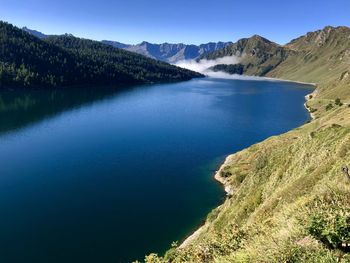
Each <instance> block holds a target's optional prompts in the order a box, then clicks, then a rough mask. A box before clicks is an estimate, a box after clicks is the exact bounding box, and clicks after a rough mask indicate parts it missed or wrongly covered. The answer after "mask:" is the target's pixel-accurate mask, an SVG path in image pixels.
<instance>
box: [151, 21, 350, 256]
mask: <svg viewBox="0 0 350 263" xmlns="http://www.w3.org/2000/svg"><path fill="white" fill-rule="evenodd" d="M349 38H350V37H349V29H348V28H345V27H339V28H331V27H326V28H325V29H323V30H320V31H316V32H313V33H308V34H307V35H305V36H303V37H300V38H298V39H296V40H293V41H291V42H290V43H289V44H287V45H286V46H284V47H282V49H283V50H285V51H283V52H285V53H284V54H286V57H284V59H283V61H282V62H281V63H279V64H278V66H276V67H275V68H273V69H272V70H270V71H269V72H268V73H267V74H266V75H267V76H271V77H279V78H286V79H293V80H298V81H309V82H315V83H318V86H317V88H316V90H315V92H314V93H313V94H311V95H309V96H308V98H307V99H308V101H307V103H306V107H307V108H308V109H309V111H310V112H312V113H313V116H314V119H313V120H312V121H310V123H307V124H305V125H303V126H301V127H299V128H297V129H295V130H292V131H290V132H288V133H286V134H282V135H279V136H274V137H271V138H269V139H267V140H265V141H263V142H261V143H258V144H256V145H253V146H251V147H249V148H247V149H245V150H243V151H241V152H238V153H235V154H233V155H231V156H229V157H228V158H227V159H226V161H225V163H224V164H223V165H222V167H221V168H220V170H219V171H218V172H217V174H216V177H217V178H219V179H220V181H221V182H223V183H224V184H225V186H226V188H228V189H231V192H230V196H228V197H227V199H226V200H225V202H224V203H223V204H222V205H221V206H220V207H218V208H217V209H215V210H213V211H212V212H211V213H210V214H209V215H208V217H207V222H206V224H205V225H204V226H203V227H202V228H201V230H200V231H199V232H197V234H196V235H195V236H194V237H193V238H192V239H191V240H190V242H187V243H186V245H185V246H181V247H180V248H177V247H174V248H172V249H170V250H169V251H168V252H167V254H166V255H165V256H164V257H158V256H157V255H154V254H151V255H149V256H148V257H146V261H147V262H276V263H277V262H310V263H311V262H340V261H341V262H350V254H349V252H350V246H349V244H350V180H349V179H348V178H347V176H345V175H344V174H343V172H342V170H341V168H342V166H343V165H346V164H347V165H350V117H349V116H350V107H349V104H350V96H349V89H350V85H349V84H350V83H349V78H350V77H349V73H348V72H349V48H350V45H349ZM245 41H246V40H245ZM265 42H266V41H265ZM242 43H243V41H242ZM243 44H244V43H243ZM267 45H269V46H270V45H271V48H269V50H270V51H271V50H274V51H273V52H275V51H276V50H278V49H279V48H281V47H279V46H275V45H273V44H267ZM239 46H240V44H239V43H236V45H235V46H233V47H232V46H231V48H226V49H225V50H224V51H221V52H222V53H220V54H221V56H226V54H230V53H229V52H232V53H231V54H236V55H237V50H238V51H239V52H242V51H244V52H245V53H246V54H248V56H252V57H254V58H253V59H254V60H256V61H260V60H259V58H261V57H263V56H260V55H259V56H258V55H257V54H259V52H260V51H258V50H256V52H255V53H254V54H253V53H252V52H249V50H250V51H252V50H253V49H249V48H248V46H247V44H244V45H243V46H244V47H243V46H242V48H239ZM255 46H256V45H255ZM228 49H229V50H230V51H228ZM218 53H219V52H217V53H216V55H215V57H217V55H218ZM269 54H270V53H269V52H267V54H266V57H269V56H270V55H269ZM268 60H269V59H268ZM244 61H245V60H244ZM244 61H243V62H244ZM261 61H263V60H261ZM264 63H266V61H265V62H264ZM244 65H247V64H244ZM253 67H254V68H255V69H259V66H258V65H254V66H253ZM245 72H247V71H245ZM256 72H257V71H256ZM336 98H338V99H336Z"/></svg>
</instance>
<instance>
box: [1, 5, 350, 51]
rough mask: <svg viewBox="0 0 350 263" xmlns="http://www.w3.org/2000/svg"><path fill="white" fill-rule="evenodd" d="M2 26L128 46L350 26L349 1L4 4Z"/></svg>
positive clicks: (281, 39)
mask: <svg viewBox="0 0 350 263" xmlns="http://www.w3.org/2000/svg"><path fill="white" fill-rule="evenodd" d="M0 20H3V21H6V22H9V23H12V24H14V25H16V26H19V27H23V26H27V27H28V28H31V29H35V30H38V31H41V32H43V33H46V34H63V33H71V34H73V35H75V36H78V37H83V38H90V39H95V40H114V41H119V42H122V43H127V44H136V43H140V42H142V41H148V42H152V43H163V42H168V43H187V44H200V43H207V42H216V41H236V40H238V39H240V38H243V37H249V36H252V35H254V34H259V35H261V36H264V37H266V38H268V39H270V40H272V41H275V42H277V43H280V44H285V43H287V42H289V41H290V40H291V39H293V38H296V37H298V36H300V35H303V34H305V33H306V32H309V31H315V30H317V29H321V28H323V27H325V26H326V25H332V26H340V25H344V26H350V0H288V1H285V0H248V1H242V0H239V1H238V0H215V1H207V0H172V1H166V0H123V1H122V0H114V1H113V0H99V1H96V0H95V1H92V0H56V1H52V0H0Z"/></svg>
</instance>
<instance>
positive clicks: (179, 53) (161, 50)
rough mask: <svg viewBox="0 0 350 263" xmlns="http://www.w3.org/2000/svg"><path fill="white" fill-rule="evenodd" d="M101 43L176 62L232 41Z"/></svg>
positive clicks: (199, 55) (201, 54) (197, 55)
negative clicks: (197, 43)
mask: <svg viewBox="0 0 350 263" xmlns="http://www.w3.org/2000/svg"><path fill="white" fill-rule="evenodd" d="M102 43H105V44H108V45H112V46H114V47H117V48H122V49H125V50H128V51H131V52H135V53H138V54H141V55H144V56H147V57H150V58H154V59H158V60H162V61H166V62H168V63H176V62H179V61H181V60H191V59H197V58H199V57H201V56H203V55H206V54H209V53H211V52H213V51H216V50H219V49H222V48H224V47H226V46H228V45H231V44H232V42H210V43H207V44H201V45H186V44H182V43H180V44H170V43H163V44H152V43H149V42H145V41H144V42H142V43H140V44H137V45H127V44H123V43H119V42H114V41H107V40H104V41H102Z"/></svg>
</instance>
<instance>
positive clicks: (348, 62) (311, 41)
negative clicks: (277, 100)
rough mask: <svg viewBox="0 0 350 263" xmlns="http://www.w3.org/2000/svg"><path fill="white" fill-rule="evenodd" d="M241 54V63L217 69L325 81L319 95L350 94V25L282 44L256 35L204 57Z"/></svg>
mask: <svg viewBox="0 0 350 263" xmlns="http://www.w3.org/2000/svg"><path fill="white" fill-rule="evenodd" d="M225 56H237V57H239V58H240V63H239V64H236V65H235V66H232V65H217V66H215V67H214V68H213V70H214V71H226V72H228V73H230V74H246V75H255V76H266V77H273V78H283V79H288V80H295V81H304V82H313V83H319V84H321V87H320V88H319V89H318V92H319V93H320V95H319V96H322V97H325V98H332V99H335V98H336V97H337V96H341V97H344V98H350V89H349V88H346V87H348V85H349V84H350V28H348V27H330V26H328V27H325V28H324V29H322V30H318V31H315V32H310V33H307V34H306V35H305V36H302V37H299V38H297V39H294V40H292V41H291V42H290V43H288V44H287V45H285V46H279V45H278V44H276V43H273V42H271V41H269V40H267V39H264V38H262V37H259V36H253V37H251V38H247V39H241V40H239V41H238V42H236V43H234V44H232V45H229V46H227V47H225V48H224V49H221V50H218V51H216V52H213V53H210V54H208V55H206V56H203V57H202V58H207V59H216V58H220V57H225Z"/></svg>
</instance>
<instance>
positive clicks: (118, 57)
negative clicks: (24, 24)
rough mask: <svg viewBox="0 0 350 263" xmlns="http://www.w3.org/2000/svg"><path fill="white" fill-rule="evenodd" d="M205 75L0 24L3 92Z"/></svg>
mask: <svg viewBox="0 0 350 263" xmlns="http://www.w3.org/2000/svg"><path fill="white" fill-rule="evenodd" d="M199 76H201V75H200V74H199V73H195V72H192V71H189V70H185V69H181V68H178V67H175V66H172V65H169V64H167V63H164V62H160V61H156V60H153V59H150V58H146V57H144V56H141V55H138V54H134V53H131V52H128V51H125V50H120V49H117V48H114V47H111V46H109V45H105V44H102V43H100V42H97V41H92V40H86V39H80V38H76V37H73V36H69V35H65V36H56V37H49V38H46V39H45V40H41V39H39V38H37V37H35V36H32V35H31V34H29V33H27V32H25V31H23V30H21V29H19V28H17V27H14V26H12V25H11V24H8V23H5V22H0V87H8V86H17V87H18V86H20V87H22V86H25V87H53V86H72V85H117V84H137V83H151V82H167V81H180V80H189V79H191V78H193V77H199Z"/></svg>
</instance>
